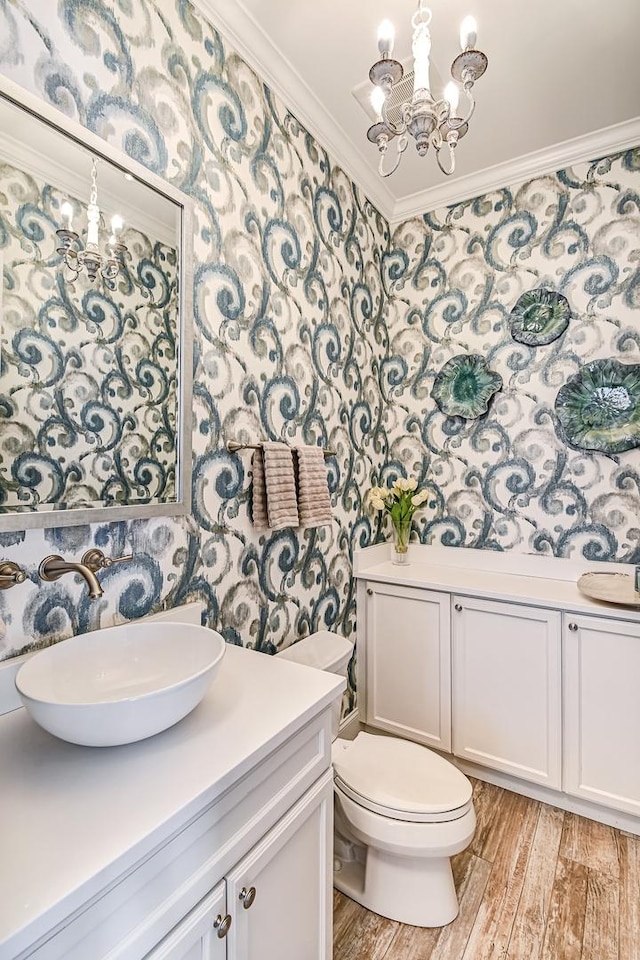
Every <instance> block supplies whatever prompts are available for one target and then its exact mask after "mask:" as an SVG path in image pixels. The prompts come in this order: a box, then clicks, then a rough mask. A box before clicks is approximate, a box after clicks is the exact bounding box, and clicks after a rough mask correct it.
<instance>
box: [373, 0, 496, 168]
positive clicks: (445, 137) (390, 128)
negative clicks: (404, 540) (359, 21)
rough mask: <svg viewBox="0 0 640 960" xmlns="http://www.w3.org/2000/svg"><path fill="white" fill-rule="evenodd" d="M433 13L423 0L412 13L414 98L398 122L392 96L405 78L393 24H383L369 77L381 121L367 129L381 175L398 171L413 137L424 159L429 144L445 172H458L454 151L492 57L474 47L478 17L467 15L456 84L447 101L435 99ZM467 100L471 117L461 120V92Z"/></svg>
mask: <svg viewBox="0 0 640 960" xmlns="http://www.w3.org/2000/svg"><path fill="white" fill-rule="evenodd" d="M430 23H431V10H430V9H429V7H427V6H426V5H425V2H424V0H419V3H418V10H417V12H416V13H415V14H414V15H413V18H412V20H411V25H412V27H413V43H412V51H413V58H414V82H413V96H412V97H411V99H409V100H406V101H405V102H402V103H400V104H398V105H397V106H398V112H399V118H398V120H393V119H392V118H391V117H390V116H389V111H390V109H391V107H392V106H393V104H392V99H393V97H392V94H393V92H394V90H395V89H396V88H395V87H394V84H396V85H397V84H398V83H399V82H400V81H401V80H402V77H403V74H404V71H403V68H402V64H401V63H399V62H398V61H397V60H391V59H390V58H391V51H392V49H393V39H394V30H393V26H392V25H391V23H390V22H389V21H388V20H385V21H383V22H382V23H381V24H380V27H379V29H378V50H379V51H380V60H378V61H377V62H376V63H374V65H373V66H372V67H371V70H370V71H369V79H370V80H371V82H372V83H373V84H375V87H374V90H373V92H372V94H371V105H372V106H373V109H374V110H375V112H376V117H377V119H376V122H375V123H374V124H373V126H372V127H369V130H368V131H367V137H368V138H369V140H370V141H371V142H372V143H375V144H377V146H378V150H379V151H380V163H379V166H378V172H379V173H380V176H382V177H388V176H390V175H391V174H392V173H393V172H394V171H395V170H397V169H398V165H399V164H400V160H401V158H402V154H403V153H404V151H405V150H406V149H407V146H408V143H409V135H411V136H412V137H413V138H414V140H415V142H416V150H417V151H418V154H419V156H421V157H424V156H425V155H426V153H427V150H428V149H429V147H430V146H432V147H433V148H434V150H435V151H436V159H437V161H438V166H439V167H440V169H441V170H442V172H443V173H445V174H447V176H449V175H450V174H452V173H453V171H454V170H455V154H454V150H455V148H456V145H457V143H458V141H459V140H461V139H462V137H464V135H465V133H466V132H467V130H468V124H469V120H470V119H471V116H472V114H473V111H474V110H475V106H476V104H475V100H474V98H473V94H472V93H471V88H472V87H473V85H474V83H475V82H476V80H478V79H479V78H480V77H481V76H482V74H483V73H484V72H485V70H486V69H487V63H488V61H487V58H486V56H485V55H484V53H482V52H481V51H480V50H476V49H475V43H476V30H477V26H476V22H475V20H474V19H473V17H465V19H464V20H463V21H462V25H461V27H460V45H461V47H462V53H459V54H458V56H457V57H456V58H455V60H454V61H453V63H452V64H451V75H452V77H453V79H454V81H457V83H454V82H451V83H448V84H447V88H446V90H445V93H444V98H443V99H442V100H436V99H435V97H433V95H432V93H431V88H430V84H429V55H430V53H431V32H430V30H429V24H430ZM458 83H461V84H462V89H463V91H464V93H465V95H466V98H467V101H468V107H467V112H466V115H465V116H463V117H461V116H458V113H457V108H458V98H459V93H460V88H459V86H458ZM396 137H397V138H398V140H397V143H396V156H395V159H394V162H393V165H392V166H391V168H390V169H388V170H385V169H384V158H385V154H386V152H387V147H388V146H389V142H390V141H391V140H393V139H394V138H396ZM443 147H446V148H447V151H448V157H449V162H448V165H447V166H444V165H443V163H442V160H441V159H440V151H441V150H442V148H443Z"/></svg>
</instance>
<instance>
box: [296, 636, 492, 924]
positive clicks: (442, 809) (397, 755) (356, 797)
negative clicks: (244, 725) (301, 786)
mask: <svg viewBox="0 0 640 960" xmlns="http://www.w3.org/2000/svg"><path fill="white" fill-rule="evenodd" d="M351 653H352V645H351V643H350V641H348V640H346V639H345V638H344V637H339V636H337V635H336V634H333V633H328V632H326V631H324V632H321V633H315V634H312V635H311V636H309V637H306V638H305V639H303V640H300V641H299V642H298V643H296V644H293V645H292V646H291V647H288V648H287V649H286V650H284V651H282V652H281V653H280V654H279V656H281V657H284V658H286V659H289V660H295V661H296V662H298V663H303V664H305V665H307V666H315V667H318V668H320V669H324V670H328V671H330V672H331V673H340V674H341V675H342V676H344V675H346V669H347V665H348V662H349V659H350V656H351ZM334 706H335V708H336V709H335V711H334V714H333V717H332V722H333V730H332V734H333V745H332V751H331V753H332V762H333V769H334V795H335V833H334V878H333V879H334V886H335V887H336V888H337V889H338V890H340V891H342V892H343V893H345V894H346V895H347V896H348V897H350V898H351V899H353V900H355V901H357V902H358V903H361V904H362V905H363V906H364V907H366V908H367V909H369V910H373V911H374V912H375V913H379V914H381V915H382V916H384V917H388V918H389V919H391V920H399V921H400V922H402V923H409V924H413V925H415V926H419V927H440V926H444V925H445V924H447V923H450V922H451V921H452V920H454V919H455V917H456V916H457V915H458V900H457V896H456V891H455V887H454V884H453V874H452V871H451V861H450V857H451V856H453V854H455V853H459V852H460V851H462V850H464V849H465V848H466V847H467V846H468V844H469V843H470V842H471V839H472V837H473V833H474V830H475V824H476V818H475V812H474V809H473V801H472V788H471V784H470V782H469V780H468V779H467V778H466V777H465V776H464V774H463V773H461V772H460V771H459V770H458V769H457V768H456V767H454V766H453V764H452V763H449V761H448V760H445V759H444V758H443V757H441V756H439V755H438V754H437V753H434V752H433V751H432V750H429V749H428V748H427V747H424V746H421V745H420V744H416V743H410V742H409V741H408V740H401V739H400V738H398V737H389V736H374V735H372V734H370V733H359V734H358V735H357V736H356V738H355V739H354V740H343V739H340V738H338V737H337V733H338V727H339V720H340V704H339V703H337V704H335V705H334Z"/></svg>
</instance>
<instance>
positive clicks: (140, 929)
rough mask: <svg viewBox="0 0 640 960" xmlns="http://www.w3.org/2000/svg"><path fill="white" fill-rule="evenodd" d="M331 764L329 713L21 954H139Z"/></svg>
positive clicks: (47, 959) (64, 959) (71, 959)
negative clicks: (29, 950)
mask: <svg viewBox="0 0 640 960" xmlns="http://www.w3.org/2000/svg"><path fill="white" fill-rule="evenodd" d="M330 764H331V731H330V720H329V715H328V713H326V712H325V713H324V714H323V715H321V716H320V717H318V718H316V719H315V720H313V721H311V723H309V724H307V726H306V727H304V728H303V729H302V730H301V731H300V732H299V733H298V734H296V736H295V737H293V738H291V740H288V741H287V742H286V743H285V744H283V745H282V746H281V747H280V748H279V749H278V750H277V751H276V752H275V753H274V754H272V755H271V756H270V757H268V758H267V759H266V760H264V761H263V762H262V763H261V764H259V765H258V766H257V767H256V768H255V769H254V770H252V771H251V772H250V773H249V774H247V775H246V776H245V777H243V778H242V780H240V781H239V782H238V783H236V784H235V785H234V786H233V787H232V788H231V789H230V790H229V791H228V792H227V793H226V794H224V795H223V796H222V797H221V798H220V799H219V800H217V801H216V802H215V803H214V804H213V805H212V806H210V807H209V808H208V809H207V810H205V811H204V812H203V813H202V814H200V815H199V816H198V817H197V818H196V819H194V820H192V821H191V823H189V824H188V825H187V826H186V827H185V828H184V829H182V830H181V831H179V832H178V833H177V834H174V835H173V837H172V838H171V839H169V840H168V841H167V842H166V843H165V844H163V845H162V846H160V847H159V848H158V849H157V851H156V852H155V853H154V854H151V856H149V857H147V858H146V859H145V860H143V861H142V862H140V863H139V864H138V866H137V867H135V868H134V869H133V870H131V871H130V872H129V873H127V874H126V875H124V876H123V877H122V878H121V879H120V880H118V881H116V882H115V883H114V884H112V885H111V887H109V888H107V890H106V892H105V893H104V894H103V895H102V896H101V897H100V898H98V899H96V900H94V901H92V902H90V903H89V904H87V905H86V906H85V907H84V908H83V909H82V910H80V911H77V912H76V913H75V914H74V915H73V916H72V917H71V918H70V919H69V921H67V922H66V923H64V924H62V925H60V926H59V928H58V931H57V932H52V934H53V935H52V936H50V937H49V939H47V940H46V941H45V942H42V943H41V945H40V946H39V947H37V948H36V949H35V950H32V951H31V952H27V953H23V954H21V956H20V957H19V958H16V960H22V958H26V957H30V958H33V960H87V958H88V957H91V960H103V958H104V960H107V958H108V960H139V958H141V957H143V956H144V955H145V954H146V953H148V952H149V951H150V950H151V949H152V947H154V946H155V944H157V943H158V941H159V940H160V939H161V938H162V937H164V936H165V935H166V934H167V933H168V932H169V931H170V930H171V929H172V928H173V927H175V925H176V924H177V923H178V922H179V921H180V920H181V919H182V917H184V916H185V915H186V914H187V913H188V912H189V911H190V910H191V909H192V908H193V907H194V906H195V905H196V904H197V903H198V902H199V901H200V900H202V898H203V897H204V896H206V895H207V894H208V893H209V891H210V890H211V889H212V888H213V887H214V886H215V884H216V883H217V882H218V881H219V880H220V879H221V878H222V877H223V876H224V874H225V872H226V871H228V870H229V869H230V868H231V867H232V866H233V865H234V864H235V863H237V861H238V860H239V859H240V858H241V857H243V856H244V855H245V854H246V853H247V852H248V851H249V849H250V848H251V847H253V846H254V845H255V844H256V843H257V842H258V841H259V840H260V838H261V837H262V836H264V834H265V832H266V831H267V830H269V829H270V828H271V827H272V826H273V825H274V824H275V823H276V822H277V821H278V820H279V819H280V818H281V817H282V816H283V814H284V813H286V811H287V810H288V809H289V808H290V807H291V806H292V805H293V804H294V803H295V801H296V800H298V799H299V798H300V797H301V796H302V795H303V794H304V793H305V791H306V790H307V789H308V788H309V787H310V786H311V785H312V784H313V783H314V782H315V781H316V780H317V779H318V777H320V776H321V775H322V773H323V772H324V771H325V770H328V769H329V767H330ZM133 802H135V801H133Z"/></svg>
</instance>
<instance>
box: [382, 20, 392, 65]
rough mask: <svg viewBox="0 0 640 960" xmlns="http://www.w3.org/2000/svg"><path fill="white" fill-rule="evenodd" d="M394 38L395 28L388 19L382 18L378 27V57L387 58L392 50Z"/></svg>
mask: <svg viewBox="0 0 640 960" xmlns="http://www.w3.org/2000/svg"><path fill="white" fill-rule="evenodd" d="M394 39H395V30H394V29H393V24H392V23H391V21H390V20H383V21H382V23H381V24H380V26H379V27H378V50H379V51H380V58H381V59H382V60H388V59H389V57H390V56H391V53H392V51H393V41H394Z"/></svg>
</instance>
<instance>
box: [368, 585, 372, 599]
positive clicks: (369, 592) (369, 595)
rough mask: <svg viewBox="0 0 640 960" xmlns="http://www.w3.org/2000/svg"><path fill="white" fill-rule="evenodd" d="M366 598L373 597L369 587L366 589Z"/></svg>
mask: <svg viewBox="0 0 640 960" xmlns="http://www.w3.org/2000/svg"><path fill="white" fill-rule="evenodd" d="M367 596H368V597H372V596H373V590H372V589H371V587H367Z"/></svg>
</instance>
